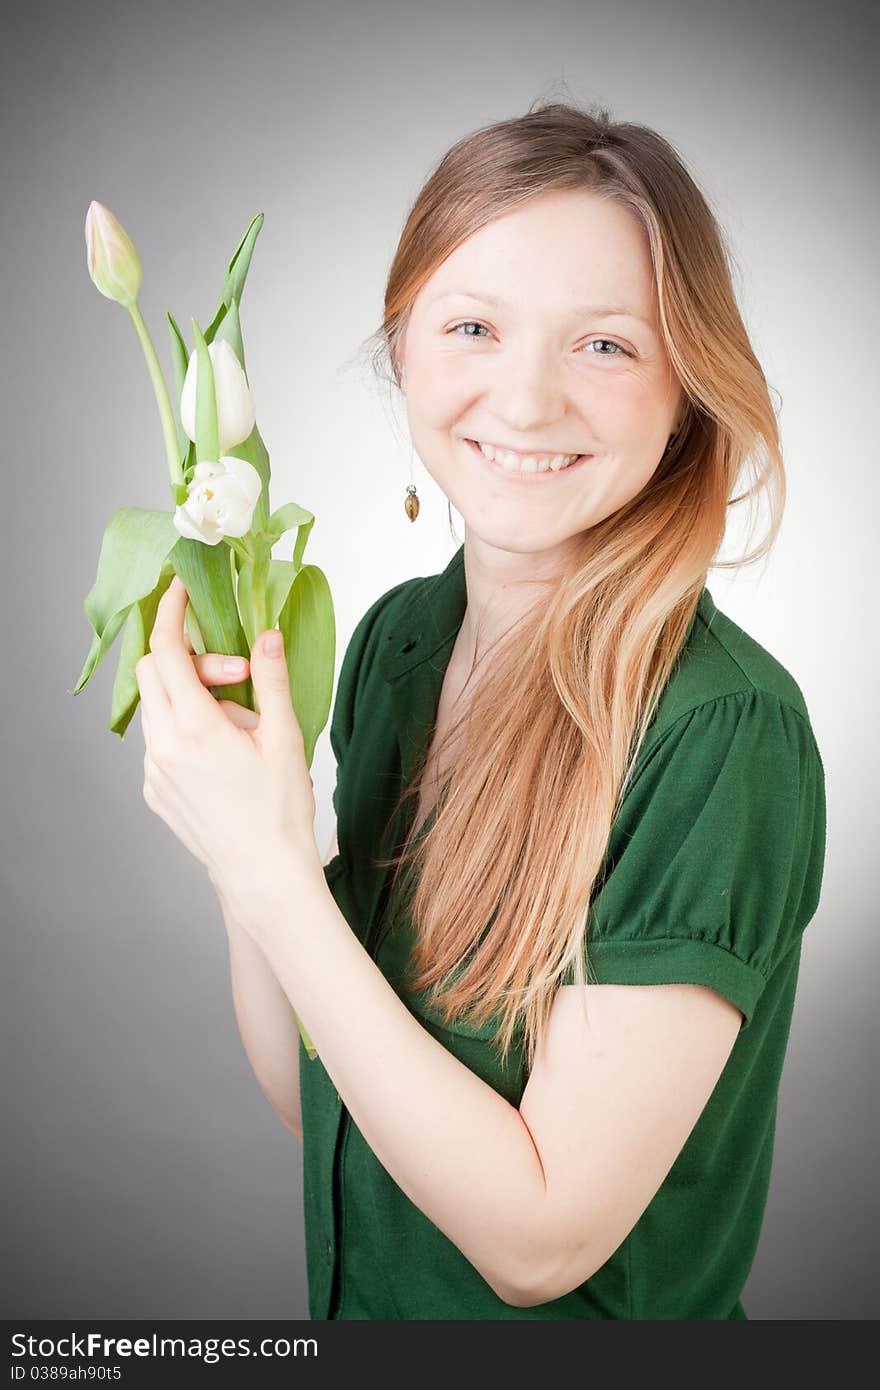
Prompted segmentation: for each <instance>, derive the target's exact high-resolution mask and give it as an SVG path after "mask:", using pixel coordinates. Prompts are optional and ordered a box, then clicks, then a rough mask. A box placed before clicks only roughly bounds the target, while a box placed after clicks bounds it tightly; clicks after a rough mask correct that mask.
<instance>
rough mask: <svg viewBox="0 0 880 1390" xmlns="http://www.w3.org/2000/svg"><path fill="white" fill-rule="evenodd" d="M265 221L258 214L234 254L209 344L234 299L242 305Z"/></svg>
mask: <svg viewBox="0 0 880 1390" xmlns="http://www.w3.org/2000/svg"><path fill="white" fill-rule="evenodd" d="M264 221H265V214H264V213H262V212H258V213H257V215H256V217H255V218H254V219H253V221H252V222H251V224H250V226H249V227H248V229H247V231H246V232H245V234H244V236H243V237H242V239H241V241H240V242H239V243H238V246H237V247H236V249H235V252H234V253H233V256H232V260H231V261H230V262H229V265H228V267H227V270H226V279H225V281H224V284H223V290H222V293H221V295H220V307H219V308H218V310H217V312H216V314H215V315H214V318H213V321H212V322H211V323H210V324H209V326H208V329H207V331H206V333H205V338H206V340H207V341H208V342H209V343H211V342H213V341H214V334H215V333H216V332H217V328H218V326H219V324H220V320H221V319H222V317H223V315H224V314H225V312H226V310H227V309H228V308H229V306H230V304H231V303H232V301H233V299H234V300H235V301H236V303H237V304H240V303H241V296H242V294H243V293H244V282H245V280H246V279H247V273H248V270H249V269H250V264H251V257H252V255H253V254H254V245H255V243H256V240H257V237H258V236H259V235H260V228H261V227H262V225H263V222H264ZM239 360H240V361H241V362H242V365H243V364H244V359H243V358H240V359H239Z"/></svg>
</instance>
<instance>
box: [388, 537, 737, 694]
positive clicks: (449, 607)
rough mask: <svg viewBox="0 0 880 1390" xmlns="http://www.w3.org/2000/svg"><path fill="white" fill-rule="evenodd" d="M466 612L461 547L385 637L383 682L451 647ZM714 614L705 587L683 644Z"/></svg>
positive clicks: (416, 592)
mask: <svg viewBox="0 0 880 1390" xmlns="http://www.w3.org/2000/svg"><path fill="white" fill-rule="evenodd" d="M466 609H467V584H466V581H465V568H464V544H462V545H460V546H459V548H458V550H457V551H456V552H455V554H454V555H453V557H452V559H451V560H450V561H449V564H448V565H447V566H446V568H445V570H443V571H442V573H440V574H436V575H430V576H429V577H428V578H427V579H423V580H422V582H421V584H419V585H418V586H417V587H416V588H415V589H414V591H413V593H412V594H411V595H410V597H409V599H408V601H407V602H406V604H405V605H404V607H403V610H402V611H401V613H400V615H399V616H398V619H397V622H396V623H395V624H394V625H393V627H392V628H391V629H390V630H389V631H388V632H387V633H386V634H385V646H384V649H383V651H382V653H381V655H380V657H379V666H380V669H381V670H382V673H383V675H384V676H385V677H386V679H387V680H389V681H394V680H395V679H396V678H397V677H398V676H402V675H403V674H404V673H405V672H407V671H410V670H412V669H413V667H415V666H420V665H421V664H422V662H423V661H427V660H429V659H430V658H431V657H433V656H436V654H437V653H438V651H439V650H440V649H441V648H442V647H445V646H446V644H447V643H451V642H452V641H453V640H454V639H455V637H456V636H457V634H458V631H459V629H460V628H461V625H462V623H463V621H464V615H465V610H466ZM716 611H717V610H716V608H715V603H714V601H713V599H712V595H711V594H710V593H709V590H708V589H707V588H705V587H704V588H703V590H702V592H701V593H700V598H699V601H698V603H697V608H696V610H695V612H694V616H693V617H692V618H691V621H690V624H689V625H688V629H687V633H686V634H685V640H687V638H689V637H690V635H691V631H692V629H693V626H694V623H695V622H696V620H697V616H700V617H702V618H703V619H704V620H705V621H706V622H707V623H708V622H710V621H711V619H712V617H713V615H714V614H715V612H716ZM449 654H451V649H450V653H449ZM444 669H445V667H444ZM441 684H442V672H441Z"/></svg>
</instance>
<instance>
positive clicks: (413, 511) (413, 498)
mask: <svg viewBox="0 0 880 1390" xmlns="http://www.w3.org/2000/svg"><path fill="white" fill-rule="evenodd" d="M405 378H406V369H405V368H404V367H401V369H400V387H401V390H403V383H404V380H405ZM412 467H413V447H412V441H410V446H409V485H408V486H407V489H406V498H405V500H404V503H403V508H404V511H405V512H406V514H407V516H408V517H409V519H410V521H415V519H416V517H417V516H418V514H419V495H418V493H417V492H416V485H415V483H414V482H413V480H412Z"/></svg>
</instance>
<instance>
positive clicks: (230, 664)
mask: <svg viewBox="0 0 880 1390" xmlns="http://www.w3.org/2000/svg"><path fill="white" fill-rule="evenodd" d="M223 670H224V671H230V672H232V671H243V670H244V662H243V661H242V659H241V657H240V656H228V657H226V659H225V661H224V662H223Z"/></svg>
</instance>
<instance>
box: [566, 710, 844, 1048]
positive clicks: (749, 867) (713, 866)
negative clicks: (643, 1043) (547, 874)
mask: <svg viewBox="0 0 880 1390" xmlns="http://www.w3.org/2000/svg"><path fill="white" fill-rule="evenodd" d="M643 753H644V756H641V755H640V759H639V761H638V762H637V765H636V770H635V773H634V776H633V778H632V780H631V783H630V786H629V788H628V790H627V792H626V795H625V797H624V801H623V805H622V807H621V810H620V812H619V814H618V817H617V819H616V821H615V824H614V827H613V829H612V834H611V837H610V839H609V846H608V851H607V854H606V860H605V865H604V866H603V873H602V874H600V877H599V879H598V880H597V885H596V888H595V889H594V896H593V900H592V902H591V908H590V925H589V931H588V936H587V947H586V950H587V963H588V964H587V971H588V973H587V978H588V981H589V982H590V983H606V984H662V983H683V984H704V985H708V986H710V987H711V988H713V989H715V990H717V991H718V992H719V993H720V994H723V995H724V996H725V998H727V999H729V1000H731V1002H732V1003H734V1004H735V1005H736V1006H737V1008H739V1009H740V1010H741V1011H742V1013H743V1027H747V1026H748V1024H749V1023H750V1021H751V1019H752V1015H753V1013H754V1009H755V1006H756V1004H757V1002H758V999H759V998H760V996H761V993H762V991H763V989H764V986H765V984H766V982H767V980H768V978H769V977H770V975H771V973H772V971H773V970H774V968H775V967H776V965H777V964H778V963H779V962H780V961H781V959H782V958H783V956H784V955H785V954H786V953H787V952H788V950H789V949H790V948H791V947H792V946H794V945H795V943H796V942H797V941H798V939H799V937H800V934H801V933H802V931H803V929H804V927H805V926H806V925H807V923H808V922H809V921H810V919H811V918H812V917H813V915H814V914H815V911H816V908H817V906H818V902H819V895H820V890H821V885H822V874H823V868H824V859H825V785H824V771H823V766H822V760H821V757H820V754H819V750H818V747H817V745H816V741H815V738H814V735H813V732H812V729H811V727H810V724H809V722H808V720H807V719H806V718H804V716H803V715H802V714H801V713H800V712H799V711H797V710H795V709H794V708H793V707H792V706H790V705H788V704H786V703H785V702H784V701H783V700H781V699H780V698H779V697H778V696H776V695H775V694H772V693H770V692H767V691H763V690H760V689H757V688H750V689H746V690H742V691H736V692H734V693H731V694H726V695H723V696H719V697H717V698H715V699H712V700H709V701H707V702H706V703H704V704H700V705H698V706H697V707H696V708H694V709H692V710H690V711H689V712H688V713H686V714H684V715H682V716H680V717H679V718H678V719H676V720H675V722H674V723H673V724H672V725H671V727H669V728H668V729H667V730H665V731H664V732H663V733H661V735H660V736H659V738H658V739H657V740H656V742H655V744H653V745H652V746H649V747H648V748H647V749H646V750H645V749H643ZM566 982H567V983H573V971H572V970H569V973H568V976H567V977H566Z"/></svg>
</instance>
